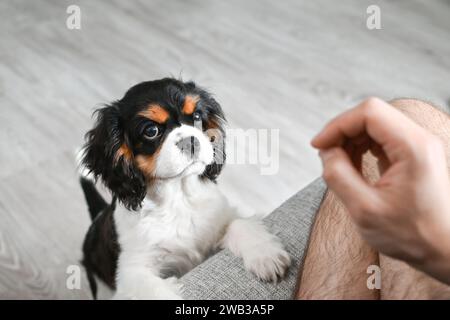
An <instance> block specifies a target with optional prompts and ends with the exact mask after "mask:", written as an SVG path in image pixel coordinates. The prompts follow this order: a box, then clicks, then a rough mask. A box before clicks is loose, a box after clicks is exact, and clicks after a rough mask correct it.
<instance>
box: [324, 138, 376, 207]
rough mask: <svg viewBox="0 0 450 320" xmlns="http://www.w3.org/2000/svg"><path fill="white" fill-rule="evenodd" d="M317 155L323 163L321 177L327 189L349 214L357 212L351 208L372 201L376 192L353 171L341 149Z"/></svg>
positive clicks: (328, 150)
mask: <svg viewBox="0 0 450 320" xmlns="http://www.w3.org/2000/svg"><path fill="white" fill-rule="evenodd" d="M319 155H320V157H321V158H322V162H323V168H324V169H323V177H324V179H325V181H326V183H327V185H328V187H329V188H330V189H331V190H333V192H334V193H335V194H336V195H337V196H338V197H339V198H340V199H341V200H342V202H343V203H344V205H345V206H346V207H347V209H349V211H351V212H350V213H352V212H353V213H354V212H357V211H359V210H351V208H355V207H356V208H360V207H361V206H362V205H363V204H364V203H366V202H367V201H371V199H373V197H374V195H375V194H376V190H375V189H374V188H373V187H372V186H370V185H369V184H368V183H367V182H366V181H365V180H364V178H363V177H362V176H361V174H360V173H359V172H358V171H357V170H356V169H355V167H354V166H353V164H352V161H351V160H350V158H349V156H348V155H347V153H346V152H345V151H344V150H343V149H342V148H337V147H335V148H330V149H326V150H321V151H320V153H319Z"/></svg>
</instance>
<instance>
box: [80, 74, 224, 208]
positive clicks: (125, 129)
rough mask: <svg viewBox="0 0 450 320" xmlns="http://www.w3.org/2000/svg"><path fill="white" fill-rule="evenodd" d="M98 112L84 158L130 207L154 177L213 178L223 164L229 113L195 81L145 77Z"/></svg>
mask: <svg viewBox="0 0 450 320" xmlns="http://www.w3.org/2000/svg"><path fill="white" fill-rule="evenodd" d="M96 114H97V121H96V124H95V126H94V128H93V129H92V130H90V131H89V132H88V133H87V134H86V144H85V146H84V156H83V160H82V163H83V165H84V166H86V168H87V169H89V170H90V171H91V172H92V173H93V174H94V176H95V177H96V178H97V177H100V178H101V179H102V180H103V182H104V184H105V185H106V186H107V187H108V188H109V189H110V190H111V191H112V193H113V195H115V196H116V197H117V198H118V199H119V200H120V201H121V202H122V203H123V204H124V205H125V206H126V207H127V208H131V209H134V210H135V209H137V208H138V207H139V206H140V205H141V203H142V200H143V199H144V197H145V194H146V191H147V187H151V185H152V183H153V182H154V181H155V179H161V180H164V179H180V178H183V177H186V176H188V175H199V176H200V177H201V178H202V179H210V180H213V181H214V180H215V179H216V177H217V176H218V175H219V173H220V171H221V169H222V166H223V163H224V161H225V154H224V145H223V141H224V134H225V132H224V128H223V125H224V122H225V118H224V115H223V112H222V109H221V107H220V105H219V104H218V103H217V102H216V100H214V99H213V98H212V96H211V95H210V94H209V93H208V92H206V91H205V90H203V89H201V88H199V87H197V86H196V85H195V84H194V83H193V82H187V83H184V82H181V81H178V80H175V79H162V80H155V81H148V82H142V83H140V84H137V85H136V86H134V87H132V88H131V89H129V90H128V92H127V93H126V94H125V96H124V97H123V98H122V99H120V100H119V101H116V102H113V103H111V104H110V105H107V106H105V107H104V108H101V109H98V110H97V111H96Z"/></svg>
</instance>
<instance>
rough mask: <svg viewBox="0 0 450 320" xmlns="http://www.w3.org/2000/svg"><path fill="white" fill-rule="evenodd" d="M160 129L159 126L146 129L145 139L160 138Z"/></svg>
mask: <svg viewBox="0 0 450 320" xmlns="http://www.w3.org/2000/svg"><path fill="white" fill-rule="evenodd" d="M159 133H160V131H159V128H158V127H157V126H148V127H146V128H145V129H144V137H145V138H146V139H149V140H152V139H155V138H157V137H158V136H159Z"/></svg>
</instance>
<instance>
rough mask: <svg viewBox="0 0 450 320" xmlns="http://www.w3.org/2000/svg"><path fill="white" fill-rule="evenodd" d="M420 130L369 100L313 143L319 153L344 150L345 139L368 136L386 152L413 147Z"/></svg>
mask: <svg viewBox="0 0 450 320" xmlns="http://www.w3.org/2000/svg"><path fill="white" fill-rule="evenodd" d="M418 129H419V130H420V127H419V126H417V125H416V124H415V123H414V122H412V121H411V120H410V119H408V118H407V117H406V116H404V115H403V114H402V113H401V112H399V111H398V110H396V109H395V108H393V107H392V106H391V105H389V104H388V103H386V102H384V101H382V100H380V99H377V98H370V99H368V100H366V101H365V102H363V103H361V104H360V105H359V106H357V107H356V108H353V109H351V110H349V111H347V112H345V113H343V114H341V115H340V116H338V117H336V118H335V119H333V120H332V121H331V122H330V123H328V124H327V125H326V127H325V128H324V129H323V130H322V131H321V132H320V133H319V134H318V135H317V136H316V137H315V138H314V139H313V140H312V142H311V144H312V145H313V146H314V147H315V148H318V149H327V148H330V147H337V146H341V145H342V144H343V142H344V141H345V139H348V138H350V139H352V138H355V137H358V136H360V135H363V134H367V135H368V136H369V137H370V138H371V139H373V140H374V141H375V142H376V143H378V144H379V145H381V146H382V147H383V149H384V150H385V151H386V153H387V156H388V158H390V154H389V152H388V150H391V149H395V148H390V145H393V144H394V145H395V144H399V143H400V144H410V140H411V132H412V131H415V130H418Z"/></svg>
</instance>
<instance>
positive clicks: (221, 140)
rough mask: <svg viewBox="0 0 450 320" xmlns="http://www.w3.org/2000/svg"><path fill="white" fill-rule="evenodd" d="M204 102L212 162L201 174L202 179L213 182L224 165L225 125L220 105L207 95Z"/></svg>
mask: <svg viewBox="0 0 450 320" xmlns="http://www.w3.org/2000/svg"><path fill="white" fill-rule="evenodd" d="M204 101H206V112H207V115H208V121H207V123H206V134H207V135H208V137H209V139H210V141H211V143H212V145H213V148H214V161H213V163H211V164H209V165H207V166H206V169H205V172H204V173H203V177H204V178H209V179H210V180H212V181H215V180H216V178H217V177H218V176H219V174H220V172H221V171H222V168H223V166H224V165H225V160H226V153H225V138H226V137H225V125H226V119H225V116H224V114H223V111H222V108H221V106H220V104H219V103H218V102H217V101H216V100H215V99H214V98H213V97H211V96H210V95H209V94H208V95H207V96H206V97H204Z"/></svg>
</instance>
